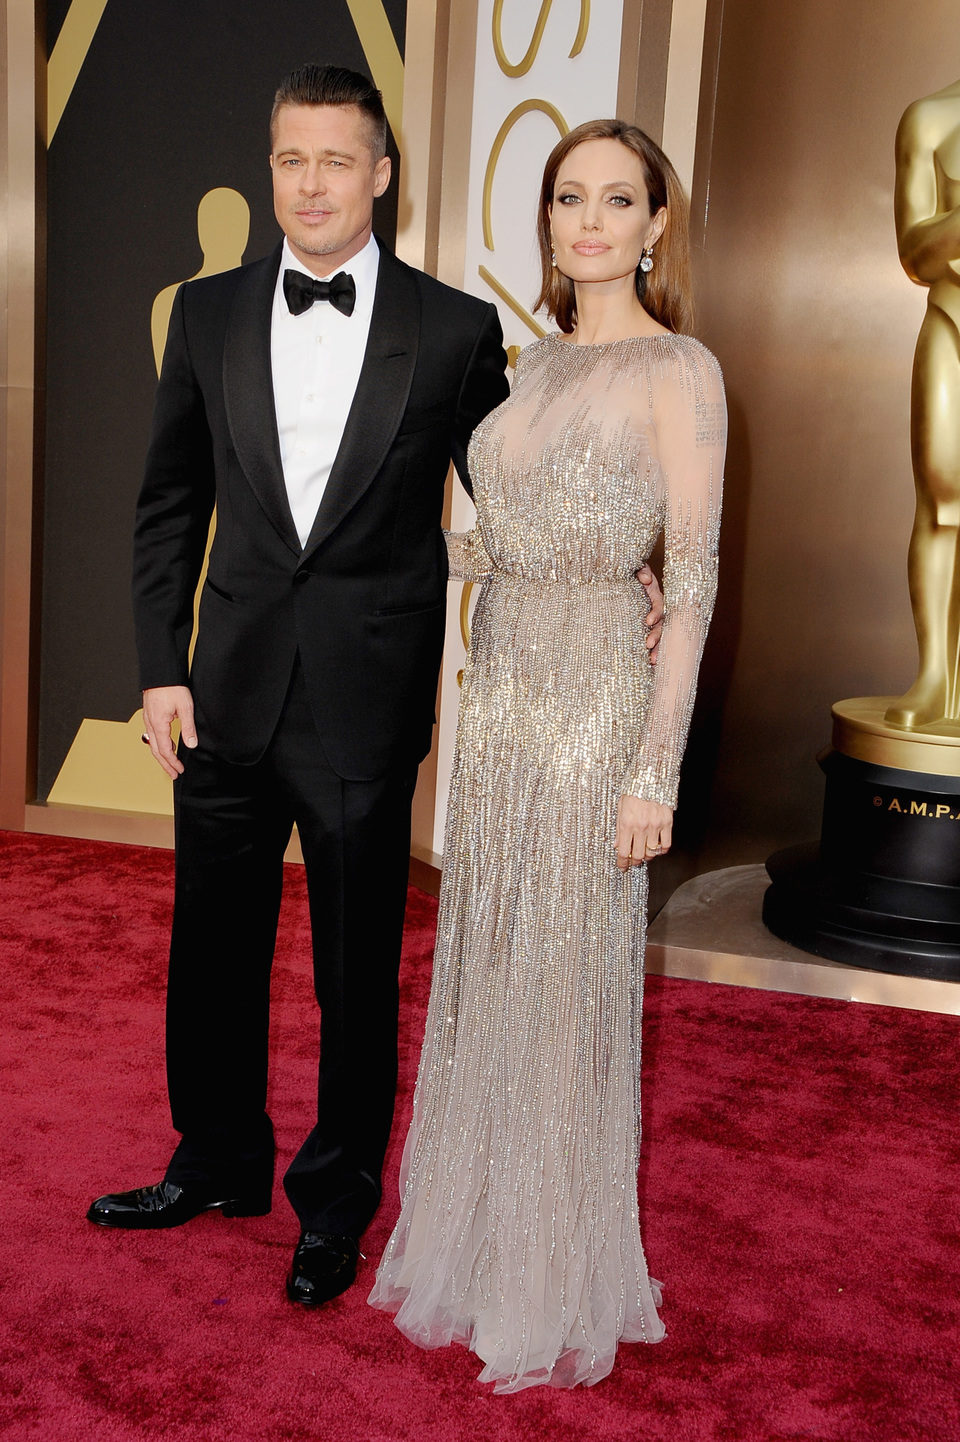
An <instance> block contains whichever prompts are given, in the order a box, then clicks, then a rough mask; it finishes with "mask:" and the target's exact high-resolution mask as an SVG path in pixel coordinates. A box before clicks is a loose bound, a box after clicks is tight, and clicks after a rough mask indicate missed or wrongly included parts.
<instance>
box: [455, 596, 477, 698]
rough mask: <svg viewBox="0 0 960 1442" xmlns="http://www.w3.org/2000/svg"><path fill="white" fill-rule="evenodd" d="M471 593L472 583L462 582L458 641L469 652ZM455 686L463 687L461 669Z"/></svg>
mask: <svg viewBox="0 0 960 1442" xmlns="http://www.w3.org/2000/svg"><path fill="white" fill-rule="evenodd" d="M472 593H473V582H472V581H464V583H463V594H462V595H461V597H460V639H461V641H462V642H463V649H464V650H465V651H469V650H470V596H471V594H472ZM457 685H458V686H462V685H463V668H462V667H461V669H460V670H459V671H458V672H457Z"/></svg>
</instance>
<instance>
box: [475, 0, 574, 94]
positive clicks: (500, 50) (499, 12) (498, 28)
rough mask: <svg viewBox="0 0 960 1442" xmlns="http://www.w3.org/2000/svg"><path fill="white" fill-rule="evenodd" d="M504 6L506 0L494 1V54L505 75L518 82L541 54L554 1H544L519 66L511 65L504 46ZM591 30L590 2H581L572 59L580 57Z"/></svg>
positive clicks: (571, 52) (571, 54)
mask: <svg viewBox="0 0 960 1442" xmlns="http://www.w3.org/2000/svg"><path fill="white" fill-rule="evenodd" d="M503 5H504V0H494V5H493V24H492V28H493V53H494V55H496V57H497V64H498V65H499V66H500V69H501V70H502V71H503V73H504V75H509V77H510V79H511V80H518V79H519V78H520V76H521V75H526V73H527V71H528V70H529V69H530V68H531V66H532V65H533V62H534V61H535V60H536V58H537V55H538V54H539V53H540V43H541V41H542V40H543V32H544V30H546V28H547V21H548V20H549V18H550V11H551V9H552V7H553V0H542V3H541V5H540V14H539V15H538V16H537V23H536V25H535V26H534V27H533V37H532V39H531V41H530V44H529V45H528V46H527V50H526V53H525V55H524V57H523V59H522V60H521V61H520V62H519V64H517V65H511V63H510V61H509V60H508V59H507V52H506V50H505V49H504V45H503V32H502V25H503ZM589 28H590V0H580V24H579V26H578V27H577V33H576V37H575V38H574V42H573V49H572V50H571V51H570V59H571V60H572V59H573V58H574V56H575V55H579V54H580V51H581V50H582V49H583V47H584V44H585V43H586V39H587V31H588V30H589Z"/></svg>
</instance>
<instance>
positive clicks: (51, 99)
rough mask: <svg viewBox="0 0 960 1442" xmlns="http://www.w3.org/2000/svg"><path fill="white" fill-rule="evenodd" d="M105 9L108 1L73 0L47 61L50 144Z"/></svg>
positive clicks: (48, 134) (48, 137) (48, 141)
mask: <svg viewBox="0 0 960 1442" xmlns="http://www.w3.org/2000/svg"><path fill="white" fill-rule="evenodd" d="M106 8H107V0H71V5H70V9H69V10H68V11H67V13H66V15H65V16H64V17H63V24H62V25H61V26H60V33H59V35H58V36H57V41H56V44H55V45H54V47H53V50H52V51H51V52H50V59H49V60H48V61H47V144H48V145H49V144H50V142H51V140H52V139H53V137H54V136H55V135H56V133H57V126H58V125H59V124H60V121H61V119H62V117H63V112H64V111H65V110H66V108H67V101H68V100H69V99H70V96H71V95H72V94H73V87H74V86H75V85H76V83H77V76H78V75H79V74H80V71H81V69H82V67H83V62H84V60H86V58H87V51H88V50H89V49H90V42H91V41H92V40H93V37H94V35H95V34H96V30H97V26H98V25H99V24H100V21H101V18H102V16H103V12H104V10H105V9H106Z"/></svg>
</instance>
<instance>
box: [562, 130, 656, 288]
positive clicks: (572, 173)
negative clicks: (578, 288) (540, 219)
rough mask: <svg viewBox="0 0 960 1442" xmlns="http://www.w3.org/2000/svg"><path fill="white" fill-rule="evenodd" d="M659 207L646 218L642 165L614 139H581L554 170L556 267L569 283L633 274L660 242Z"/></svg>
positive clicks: (644, 176)
mask: <svg viewBox="0 0 960 1442" xmlns="http://www.w3.org/2000/svg"><path fill="white" fill-rule="evenodd" d="M666 219H667V212H666V209H665V208H664V207H661V209H660V210H658V211H657V213H656V215H654V216H652V217H651V215H650V201H649V199H648V196H647V178H646V175H645V173H644V168H643V162H642V161H641V160H640V157H639V156H638V155H635V154H634V153H633V151H632V150H630V149H629V148H628V147H627V146H626V145H621V143H620V141H619V140H584V141H582V142H581V143H580V144H579V145H578V146H576V148H575V149H574V150H571V152H570V154H569V155H568V156H566V158H565V159H564V160H563V162H562V163H561V165H560V169H559V170H558V172H557V178H556V182H555V184H554V187H553V204H552V205H551V207H550V228H551V232H552V235H553V248H554V252H555V254H556V257H557V267H558V269H559V270H561V271H562V272H563V274H564V275H567V276H569V277H570V279H571V280H573V281H580V282H595V281H612V280H618V279H620V278H621V277H623V276H627V275H630V276H632V275H633V273H634V271H635V270H636V268H637V262H638V261H639V259H640V252H641V251H642V250H643V249H644V247H645V246H649V245H653V244H654V242H655V241H656V240H658V239H659V237H660V235H661V234H662V232H663V227H664V225H665V224H666Z"/></svg>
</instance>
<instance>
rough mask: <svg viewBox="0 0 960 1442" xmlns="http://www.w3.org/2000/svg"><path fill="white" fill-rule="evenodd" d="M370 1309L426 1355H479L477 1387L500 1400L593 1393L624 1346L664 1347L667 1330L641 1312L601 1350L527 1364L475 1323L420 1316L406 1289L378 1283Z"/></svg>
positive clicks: (656, 1295)
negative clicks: (461, 1350)
mask: <svg viewBox="0 0 960 1442" xmlns="http://www.w3.org/2000/svg"><path fill="white" fill-rule="evenodd" d="M650 1297H651V1301H652V1303H653V1306H654V1307H655V1308H659V1307H660V1306H661V1305H662V1295H661V1287H660V1283H659V1282H655V1281H653V1279H652V1278H651V1279H650ZM367 1300H368V1302H369V1304H370V1306H371V1307H375V1308H376V1309H377V1310H378V1311H381V1312H387V1313H392V1314H393V1320H394V1323H395V1325H396V1326H397V1328H398V1330H399V1331H400V1332H402V1333H403V1335H404V1336H405V1337H406V1338H407V1340H408V1341H410V1342H412V1343H413V1344H414V1345H415V1346H417V1347H421V1348H423V1350H424V1351H434V1350H436V1349H437V1348H439V1347H448V1346H462V1347H466V1348H467V1350H468V1351H471V1352H473V1353H474V1355H475V1356H476V1357H478V1358H479V1360H480V1361H481V1362H482V1363H483V1364H484V1366H483V1370H482V1371H481V1372H480V1374H479V1375H478V1377H477V1381H478V1382H487V1383H492V1384H493V1390H494V1392H495V1393H496V1394H498V1395H502V1394H506V1393H511V1392H521V1391H523V1390H524V1389H525V1388H527V1387H560V1388H572V1387H581V1386H582V1387H592V1386H595V1385H596V1383H597V1382H602V1381H603V1379H604V1377H607V1376H609V1374H610V1372H611V1371H612V1370H613V1365H614V1362H615V1361H616V1358H617V1347H618V1344H619V1343H620V1342H646V1343H649V1344H654V1343H657V1342H661V1341H662V1340H663V1338H664V1337H665V1336H666V1328H665V1327H664V1325H663V1322H662V1321H661V1320H660V1317H659V1315H658V1314H657V1312H656V1311H653V1313H652V1316H651V1317H650V1318H648V1319H647V1320H646V1321H645V1320H644V1318H643V1316H642V1313H641V1312H640V1311H638V1312H637V1313H636V1314H635V1315H634V1316H633V1317H631V1319H630V1320H629V1321H627V1322H625V1324H624V1326H623V1329H622V1331H621V1332H620V1334H619V1336H618V1337H617V1338H614V1339H611V1340H609V1341H605V1342H604V1344H603V1345H599V1346H597V1347H589V1346H586V1345H581V1346H563V1345H561V1347H560V1348H559V1349H554V1350H553V1351H552V1353H551V1352H547V1353H546V1354H544V1353H543V1352H541V1353H540V1355H539V1356H538V1355H529V1352H528V1355H527V1356H526V1357H524V1358H523V1359H522V1365H520V1366H519V1367H518V1361H520V1356H519V1352H518V1349H516V1348H515V1349H512V1350H511V1349H510V1348H508V1347H498V1346H497V1345H496V1342H495V1341H494V1339H493V1338H492V1337H490V1336H487V1337H484V1336H483V1334H482V1328H481V1326H480V1325H478V1322H477V1320H476V1319H475V1318H469V1319H468V1318H467V1317H464V1316H454V1315H452V1314H443V1315H437V1314H434V1315H433V1316H432V1317H429V1318H428V1317H424V1316H422V1315H420V1316H417V1315H415V1309H414V1308H413V1307H412V1306H411V1302H410V1293H409V1290H408V1289H407V1288H404V1287H399V1286H396V1285H391V1283H389V1282H388V1281H387V1280H386V1279H384V1278H382V1277H378V1279H377V1281H376V1283H375V1285H374V1288H373V1291H372V1292H371V1293H370V1296H369V1298H368V1299H367Z"/></svg>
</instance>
